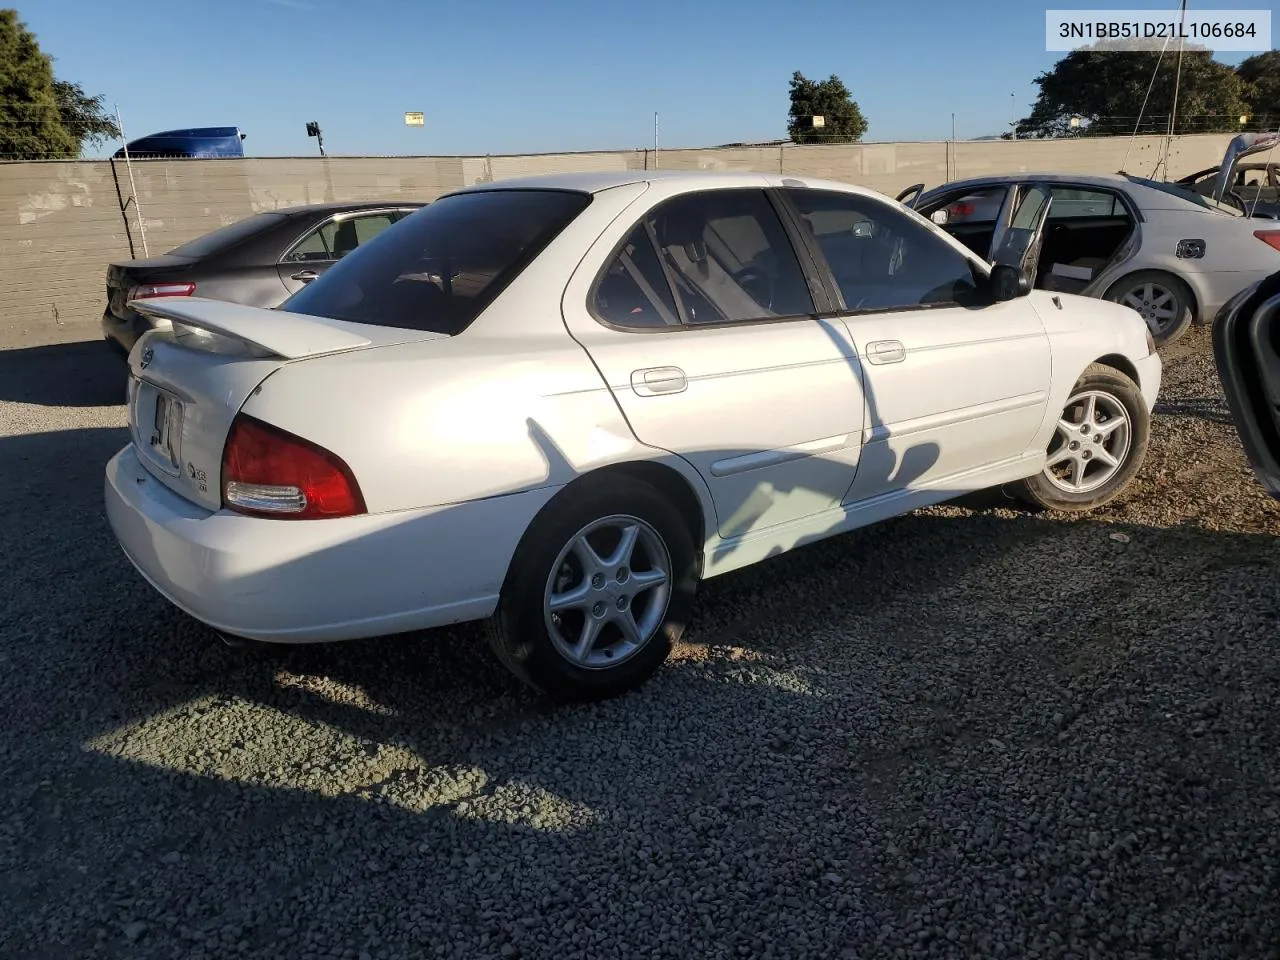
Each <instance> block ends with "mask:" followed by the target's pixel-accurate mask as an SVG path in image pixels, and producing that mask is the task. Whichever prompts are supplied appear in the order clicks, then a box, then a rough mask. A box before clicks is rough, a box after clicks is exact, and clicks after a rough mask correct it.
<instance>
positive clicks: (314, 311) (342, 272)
mask: <svg viewBox="0 0 1280 960" xmlns="http://www.w3.org/2000/svg"><path fill="white" fill-rule="evenodd" d="M590 202H591V197H590V195H589V194H585V193H576V192H569V191H563V190H489V191H481V192H476V193H460V194H455V195H453V196H449V197H444V198H442V199H440V200H437V201H436V202H435V203H433V204H431V205H430V206H428V207H425V208H424V209H422V210H419V211H418V212H416V213H414V214H411V215H410V216H408V217H406V218H405V219H403V220H401V221H400V222H399V223H398V224H396V225H395V227H394V228H392V229H390V230H387V231H386V232H385V233H382V234H379V235H378V236H377V237H375V238H374V239H373V240H371V241H369V243H367V244H361V245H360V246H359V247H357V248H356V249H355V250H354V251H352V252H351V253H349V254H348V255H347V256H346V257H344V258H343V259H342V260H340V261H338V263H337V264H335V265H334V266H333V267H331V268H329V270H327V271H326V272H325V273H324V274H323V275H322V276H321V277H320V278H319V279H318V280H314V281H312V283H311V284H310V285H309V286H306V287H304V288H302V289H301V290H300V291H298V292H297V293H296V294H294V295H293V296H292V297H290V298H289V299H288V300H286V301H285V302H284V304H283V305H282V306H281V307H280V309H281V310H285V311H287V312H289V313H305V314H309V315H311V316H316V317H331V318H333V319H335V320H346V321H349V322H351V323H368V324H372V325H375V326H383V327H401V328H407V329H410V330H423V331H427V332H430V333H443V334H447V335H450V336H452V335H454V334H458V333H461V332H462V331H463V330H465V329H466V328H467V326H468V325H469V324H470V323H471V321H473V320H474V319H475V318H476V317H477V316H479V315H480V312H481V311H482V310H484V308H485V307H486V306H488V305H489V303H491V302H492V301H493V299H494V298H495V297H497V296H498V294H499V293H501V292H502V290H503V289H504V288H505V287H506V286H507V285H508V284H510V283H511V281H512V280H514V279H515V278H516V277H517V276H518V275H519V274H520V271H522V270H523V269H524V268H525V267H526V266H527V265H528V264H529V263H530V262H531V261H532V260H533V258H534V257H536V256H537V255H538V254H539V253H540V252H541V251H542V249H543V248H544V247H545V246H546V245H547V244H548V243H550V242H551V241H552V240H553V239H554V238H555V236H556V235H557V234H559V233H560V231H561V230H563V229H564V228H565V227H566V226H567V225H568V224H569V222H570V221H572V220H573V218H574V217H576V216H577V215H578V214H579V213H581V212H582V210H583V209H584V208H585V207H586V206H587V204H589V203H590Z"/></svg>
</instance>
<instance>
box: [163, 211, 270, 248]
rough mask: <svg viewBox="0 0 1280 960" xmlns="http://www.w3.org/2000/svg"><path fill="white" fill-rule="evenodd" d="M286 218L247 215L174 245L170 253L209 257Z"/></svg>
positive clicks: (261, 214) (267, 214)
mask: <svg viewBox="0 0 1280 960" xmlns="http://www.w3.org/2000/svg"><path fill="white" fill-rule="evenodd" d="M284 219H285V216H284V214H282V213H258V214H254V215H253V216H252V217H245V218H244V219H243V220H237V221H236V222H235V223H229V224H227V225H226V226H225V227H219V228H218V229H217V230H214V231H213V232H212V233H206V234H204V235H203V236H199V237H196V238H195V239H194V240H188V241H187V242H186V243H184V244H183V245H182V246H180V247H174V248H173V249H172V250H170V251H169V253H170V254H172V255H173V256H175V257H207V256H208V255H209V254H211V253H216V252H217V251H219V250H222V249H224V248H225V247H230V246H234V245H235V244H237V243H240V242H241V241H242V240H248V239H249V238H250V237H252V236H255V235H256V234H259V233H262V232H263V231H264V230H270V229H271V228H272V227H274V226H277V225H279V224H280V222H281V221H283V220H284Z"/></svg>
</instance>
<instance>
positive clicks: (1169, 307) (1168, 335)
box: [1103, 270, 1195, 347]
mask: <svg viewBox="0 0 1280 960" xmlns="http://www.w3.org/2000/svg"><path fill="white" fill-rule="evenodd" d="M1103 299H1104V300H1110V301H1111V302H1112V303H1119V304H1121V305H1122V306H1126V307H1129V308H1130V309H1131V310H1133V311H1134V312H1135V313H1137V314H1138V316H1140V317H1142V319H1143V320H1145V321H1146V324H1147V327H1148V328H1149V329H1150V330H1151V336H1152V339H1154V340H1155V342H1156V346H1157V347H1163V346H1165V345H1166V344H1170V343H1173V342H1174V341H1175V340H1178V339H1180V338H1181V337H1182V335H1183V334H1185V333H1186V332H1187V328H1188V327H1189V326H1191V321H1192V319H1193V318H1194V316H1195V310H1194V306H1195V297H1194V296H1193V295H1192V293H1191V288H1190V287H1188V286H1187V285H1186V284H1185V283H1183V282H1182V281H1181V280H1179V279H1178V278H1177V277H1175V276H1174V275H1173V274H1171V273H1164V272H1162V271H1160V270H1139V271H1138V272H1137V273H1131V274H1129V275H1128V276H1127V277H1121V278H1120V279H1119V280H1117V281H1116V282H1115V283H1113V284H1112V285H1111V286H1110V287H1109V288H1108V289H1107V292H1106V293H1105V294H1103Z"/></svg>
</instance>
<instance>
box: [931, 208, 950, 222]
mask: <svg viewBox="0 0 1280 960" xmlns="http://www.w3.org/2000/svg"><path fill="white" fill-rule="evenodd" d="M929 219H930V220H932V221H933V222H934V223H936V224H937V225H938V226H942V225H943V224H945V223H946V222H947V211H946V210H935V211H933V213H931V214H930V215H929Z"/></svg>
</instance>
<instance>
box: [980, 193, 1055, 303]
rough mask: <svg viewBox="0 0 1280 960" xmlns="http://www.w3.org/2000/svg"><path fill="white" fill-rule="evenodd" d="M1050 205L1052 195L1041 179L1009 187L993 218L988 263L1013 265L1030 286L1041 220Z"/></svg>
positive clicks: (1037, 259) (1040, 241)
mask: <svg viewBox="0 0 1280 960" xmlns="http://www.w3.org/2000/svg"><path fill="white" fill-rule="evenodd" d="M1052 205H1053V195H1052V194H1051V193H1050V191H1049V188H1048V186H1046V185H1045V184H1043V183H1028V184H1020V185H1019V186H1018V187H1017V189H1016V190H1013V191H1010V193H1009V196H1008V197H1007V198H1006V199H1005V202H1004V205H1003V206H1002V208H1001V210H1000V215H999V218H998V219H997V221H996V229H995V234H994V235H993V236H992V238H991V254H990V256H989V258H988V259H989V260H990V262H991V264H992V266H995V265H996V264H1004V265H1006V266H1010V267H1017V268H1018V269H1020V270H1021V271H1022V272H1023V273H1024V274H1025V275H1026V277H1027V282H1028V283H1029V284H1030V285H1031V286H1033V287H1034V286H1035V283H1036V269H1037V266H1038V265H1039V262H1040V248H1041V246H1042V245H1043V244H1044V224H1045V220H1046V219H1048V217H1049V208H1050V206H1052Z"/></svg>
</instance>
